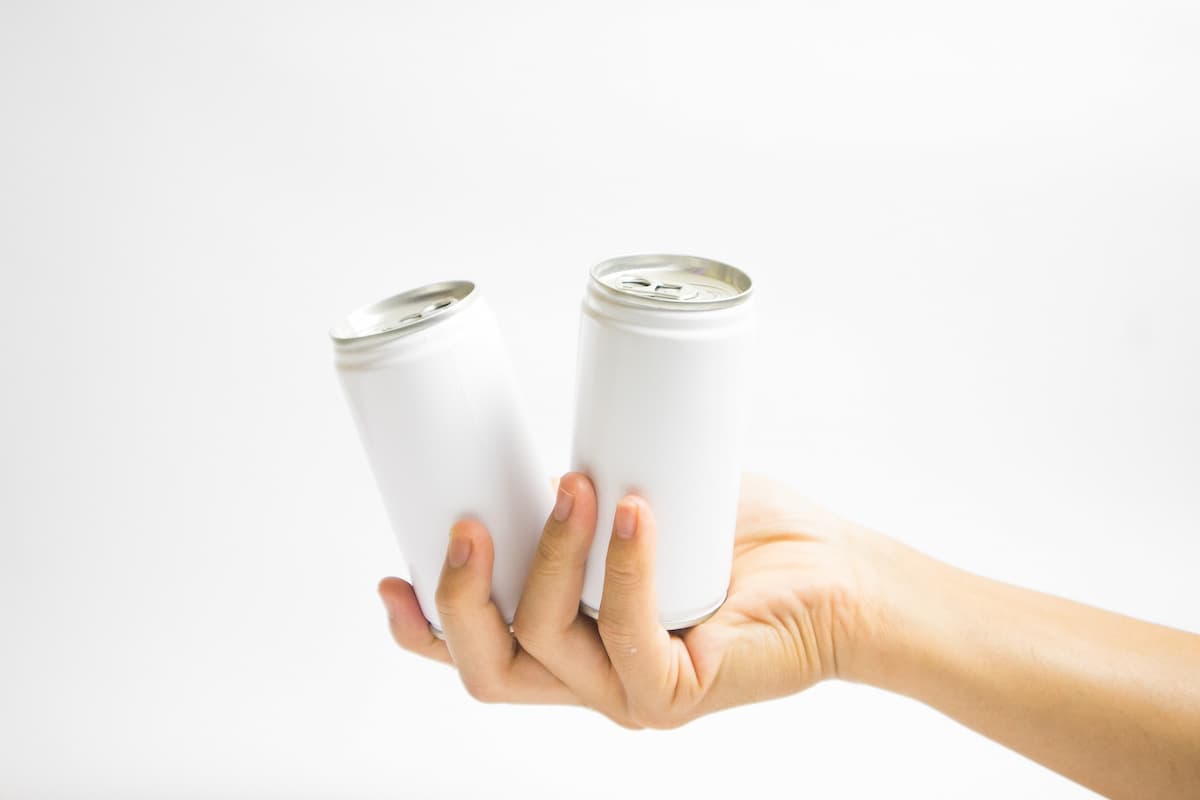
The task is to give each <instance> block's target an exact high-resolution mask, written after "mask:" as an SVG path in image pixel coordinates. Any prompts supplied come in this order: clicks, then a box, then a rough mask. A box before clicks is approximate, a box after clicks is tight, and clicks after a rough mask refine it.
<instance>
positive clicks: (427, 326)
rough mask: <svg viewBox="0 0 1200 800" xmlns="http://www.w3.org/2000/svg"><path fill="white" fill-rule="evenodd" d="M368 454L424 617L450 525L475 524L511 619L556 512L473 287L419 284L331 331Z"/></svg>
mask: <svg viewBox="0 0 1200 800" xmlns="http://www.w3.org/2000/svg"><path fill="white" fill-rule="evenodd" d="M330 336H331V337H332V338H333V341H334V359H335V363H336V365H337V371H338V375H339V376H340V378H341V383H342V387H343V389H344V390H345V394H346V399H347V401H348V402H349V404H350V410H351V412H352V413H353V416H354V421H355V423H356V425H357V427H358V432H359V436H360V438H361V440H362V443H363V447H364V448H365V449H366V451H367V457H368V459H369V460H370V463H371V467H372V470H373V472H374V474H375V480H376V483H377V484H378V485H379V491H380V493H381V494H382V495H383V502H384V505H385V506H386V508H387V512H388V516H389V518H390V519H391V523H392V528H393V530H394V531H395V534H396V538H397V540H398V541H399V544H400V549H401V551H402V552H403V554H404V556H405V558H406V559H407V561H408V565H409V569H410V572H411V577H412V584H413V589H414V590H416V595H417V600H418V602H419V603H420V604H421V610H422V611H423V612H424V613H425V618H426V619H427V620H429V623H430V624H431V625H432V626H433V629H434V631H435V632H437V633H438V634H439V635H440V633H441V622H440V620H439V619H438V613H437V606H436V605H435V604H434V594H435V592H436V590H437V584H438V577H439V575H440V573H441V568H442V562H443V561H444V559H445V554H446V546H447V543H448V542H449V531H450V528H451V526H452V525H453V524H454V523H455V522H456V521H457V520H459V519H462V518H464V517H474V518H476V519H478V520H480V521H481V522H483V524H484V525H486V526H487V529H488V531H489V532H490V533H491V536H492V540H493V543H494V549H495V554H496V558H495V564H494V566H493V570H492V599H493V600H494V601H495V602H496V605H497V606H498V607H499V609H500V612H501V613H502V614H503V615H504V617H505V619H506V620H508V621H509V622H510V623H511V622H512V618H513V614H514V613H515V612H516V609H517V600H518V599H520V596H521V589H522V587H523V585H524V583H525V576H526V573H527V572H528V570H529V565H530V563H531V561H532V559H533V555H534V552H535V551H536V549H537V542H538V536H539V534H540V532H541V529H542V524H543V522H544V521H545V518H546V515H547V514H548V513H549V509H550V505H551V501H552V498H551V493H550V485H549V481H548V480H547V477H546V476H547V474H548V473H546V472H545V471H544V470H543V469H542V466H541V464H540V462H539V459H538V458H537V456H536V448H535V446H534V444H533V439H532V436H531V435H530V429H529V426H528V423H527V418H526V415H525V413H524V411H523V408H522V405H521V403H520V400H519V398H518V393H517V388H516V382H515V380H514V378H513V375H512V370H511V367H510V362H509V358H508V353H507V352H506V351H505V349H504V345H503V343H502V342H501V339H500V331H499V328H498V327H497V325H496V320H495V318H494V317H493V316H492V312H491V310H490V309H489V308H488V306H487V303H486V302H485V301H484V299H483V297H482V296H480V293H479V290H478V289H476V288H475V285H474V284H472V283H469V282H467V281H451V282H447V283H435V284H431V285H429V286H423V287H421V288H419V289H414V290H412V291H409V292H404V293H403V294H398V295H396V296H394V297H390V298H388V299H386V300H382V301H380V302H378V303H374V304H372V305H369V306H364V307H363V308H360V309H359V310H357V311H354V312H353V313H351V314H349V315H348V316H347V317H346V318H345V319H343V320H342V321H341V322H339V323H338V324H337V325H335V326H334V327H333V328H332V329H331V330H330Z"/></svg>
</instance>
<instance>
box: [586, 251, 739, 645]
mask: <svg viewBox="0 0 1200 800" xmlns="http://www.w3.org/2000/svg"><path fill="white" fill-rule="evenodd" d="M750 297H751V282H750V278H749V277H748V276H747V275H746V274H745V273H744V272H742V271H741V270H739V269H736V268H734V267H731V266H729V265H728V264H722V263H720V262H717V261H710V260H709V259H705V258H696V257H694V256H676V255H641V256H626V257H623V258H614V259H611V260H609V261H605V262H603V263H601V264H598V265H597V266H595V267H594V268H593V269H592V271H591V276H590V279H589V281H588V288H587V292H586V294H585V296H584V300H583V314H582V318H581V323H580V327H579V360H578V370H579V375H578V383H577V386H576V400H575V403H576V405H575V437H574V446H573V452H572V457H571V461H572V465H573V468H574V469H577V470H579V471H581V472H585V473H587V474H588V475H589V476H590V477H591V479H592V482H593V484H594V485H595V487H596V495H597V501H598V503H599V514H598V518H597V521H596V537H595V539H594V541H593V543H592V549H591V553H590V555H589V556H588V562H587V571H586V574H585V577H584V583H583V597H582V601H581V604H580V605H581V608H582V609H583V611H584V613H586V614H588V615H590V616H592V617H596V616H598V613H599V608H600V596H601V593H602V591H603V587H604V562H605V556H606V554H607V552H608V541H609V537H610V535H611V532H612V524H613V514H614V511H615V509H616V503H617V501H618V500H620V499H621V497H623V496H624V495H625V494H626V493H628V492H634V493H636V494H638V495H640V496H641V497H644V498H645V499H646V500H647V501H648V502H649V503H650V506H651V508H652V509H653V511H654V516H655V519H656V520H657V522H658V545H657V559H656V566H655V582H656V588H657V594H658V615H659V620H660V621H661V622H662V624H663V626H664V627H665V628H667V629H668V630H674V629H678V628H686V627H689V626H691V625H695V624H696V623H698V622H701V621H703V620H704V619H706V618H708V617H709V616H711V615H712V614H713V613H714V612H715V611H716V610H717V609H718V608H719V607H720V606H721V604H722V603H723V602H725V596H726V593H727V592H728V589H729V577H730V570H731V567H732V562H733V540H734V528H735V525H736V520H737V504H738V492H739V487H740V483H741V463H740V456H741V442H742V432H743V428H744V421H745V417H746V411H747V408H746V406H747V397H748V392H747V386H748V375H747V374H746V371H747V370H746V364H747V361H748V360H749V356H750V351H751V339H750V337H751V336H752V335H753V323H754V319H753V313H752V312H753V308H752V304H751V302H750Z"/></svg>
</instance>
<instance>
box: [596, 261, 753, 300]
mask: <svg viewBox="0 0 1200 800" xmlns="http://www.w3.org/2000/svg"><path fill="white" fill-rule="evenodd" d="M591 274H592V288H593V290H599V293H601V294H602V295H604V296H605V297H607V298H608V299H610V300H613V301H615V302H618V303H621V304H623V305H633V306H642V307H652V308H662V309H670V310H673V311H703V310H707V309H712V308H725V307H727V306H734V305H738V304H739V303H742V302H744V301H745V300H746V299H747V298H748V297H749V296H750V292H751V289H752V288H753V287H752V284H751V281H750V276H749V275H747V274H746V273H744V272H742V271H741V270H740V269H738V268H737V267H731V266H730V265H728V264H722V263H721V262H720V261H713V260H711V259H708V258H699V257H698V256H683V255H667V254H652V255H637V256H621V257H619V258H610V259H609V260H607V261H602V262H601V263H599V264H597V265H596V266H594V267H592V273H591Z"/></svg>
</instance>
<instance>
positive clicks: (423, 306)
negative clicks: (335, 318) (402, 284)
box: [329, 281, 476, 345]
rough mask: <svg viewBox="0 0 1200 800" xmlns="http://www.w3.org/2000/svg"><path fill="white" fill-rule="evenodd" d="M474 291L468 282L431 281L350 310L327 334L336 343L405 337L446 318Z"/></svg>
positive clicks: (468, 300) (467, 300) (459, 308)
mask: <svg viewBox="0 0 1200 800" xmlns="http://www.w3.org/2000/svg"><path fill="white" fill-rule="evenodd" d="M475 294H476V292H475V284H473V283H471V282H470V281H444V282H442V283H431V284H429V285H428V286H422V287H420V288H419V289H412V290H410V291H407V292H402V293H400V294H397V295H393V296H391V297H389V298H387V299H386V300H380V301H379V302H377V303H371V304H369V305H365V306H363V307H362V308H359V309H357V310H355V311H351V312H350V313H349V314H347V315H346V316H345V317H344V318H343V319H342V320H341V321H339V322H338V323H337V324H336V325H334V326H333V327H332V328H330V329H329V336H330V338H331V339H333V341H334V342H335V343H337V344H339V345H347V344H352V343H358V342H365V341H372V342H376V341H381V340H384V339H390V338H393V337H397V336H405V335H407V334H410V333H412V332H413V331H415V330H419V329H424V328H428V327H429V326H431V325H434V324H436V323H437V322H439V321H441V320H444V319H446V318H447V317H449V316H450V315H452V314H454V313H455V312H457V311H459V310H461V309H462V308H464V307H466V306H467V304H468V303H469V302H470V300H472V299H473V298H474V297H475Z"/></svg>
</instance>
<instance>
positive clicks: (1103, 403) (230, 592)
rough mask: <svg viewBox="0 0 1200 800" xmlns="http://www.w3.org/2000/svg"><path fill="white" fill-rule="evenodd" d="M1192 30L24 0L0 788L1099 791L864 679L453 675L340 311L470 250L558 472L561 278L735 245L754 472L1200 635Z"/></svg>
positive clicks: (1151, 24)
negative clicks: (345, 353) (749, 351)
mask: <svg viewBox="0 0 1200 800" xmlns="http://www.w3.org/2000/svg"><path fill="white" fill-rule="evenodd" d="M1197 41H1200V9H1198V8H1197V6H1196V5H1195V4H1194V3H1186V2H1178V3H1171V2H1162V1H1161V0H1155V1H1153V2H1146V1H1145V0H1142V1H1140V2H1126V3H1110V2H1062V1H1059V0H1051V2H1036V3H1035V2H1013V3H1005V4H994V5H980V4H962V3H952V2H945V3H932V2H920V1H918V2H909V3H887V2H850V3H829V2H807V3H778V4H762V3H753V2H750V3H732V2H730V3H683V2H679V3H657V2H656V3H603V4H587V5H581V4H565V3H562V4H559V3H548V2H547V3H506V4H500V3H496V4H488V3H475V4H463V3H450V2H447V3H433V2H423V3H403V2H396V3H325V4H298V3H278V4H271V5H265V4H238V3H211V4H206V3H194V4H179V3H165V4H160V3H149V2H148V3H142V4H129V3H108V4H99V3H80V4H76V5H68V4H61V3H35V2H28V3H13V2H6V3H4V4H3V6H0V268H2V270H3V273H2V278H3V280H2V282H0V376H2V377H0V386H2V391H0V498H2V502H0V796H2V797H21V798H42V797H45V798H60V797H61V798H101V797H114V798H130V799H133V798H143V797H145V798H150V797H153V798H161V797H237V798H246V797H255V798H258V797H263V798H266V797H288V798H297V797H380V798H382V797H412V798H426V797H429V798H436V797H472V798H473V797H517V798H541V797H545V798H563V797H580V798H605V800H608V799H609V798H614V797H653V796H659V797H662V796H671V797H681V798H700V797H777V796H785V797H830V796H880V795H887V796H898V797H963V796H972V797H995V798H1001V797H1014V796H1027V797H1028V796H1037V797H1082V796H1088V793H1087V792H1085V791H1083V790H1082V789H1079V788H1078V787H1076V786H1074V785H1073V784H1071V783H1069V782H1067V781H1065V780H1063V779H1061V778H1059V777H1057V776H1055V775H1053V774H1052V773H1050V772H1048V771H1046V770H1044V769H1042V768H1041V767H1039V766H1037V765H1035V764H1033V763H1031V762H1029V761H1026V760H1025V759H1023V758H1021V757H1019V756H1017V755H1013V754H1011V753H1009V752H1007V751H1005V750H1004V749H1002V748H1000V747H999V746H997V745H994V744H992V743H990V742H989V741H987V740H985V739H983V738H981V737H979V736H977V735H975V734H973V733H971V732H969V731H967V730H965V729H963V728H961V727H960V726H958V725H957V724H956V723H954V722H952V721H950V720H948V719H946V718H944V717H942V716H940V715H939V714H937V713H936V712H933V711H931V710H929V709H927V708H924V707H922V706H920V705H918V704H916V703H914V702H911V701H908V700H906V699H903V698H898V697H893V696H889V695H886V694H883V693H881V692H878V691H875V690H872V689H869V688H866V687H861V686H852V685H845V684H826V685H822V686H818V687H817V688H815V689H814V690H812V691H810V692H808V693H806V694H803V695H800V696H796V697H793V698H790V699H787V700H782V701H778V702H774V703H770V704H766V705H760V706H754V707H749V708H743V709H738V710H734V711H730V712H726V713H722V714H719V715H716V716H713V717H709V718H705V719H702V720H700V721H698V722H696V723H694V724H692V725H690V726H688V727H685V728H683V729H680V730H677V731H673V732H638V733H632V732H628V731H624V730H621V729H618V728H616V727H614V726H613V725H611V724H610V723H608V722H607V721H606V720H604V719H602V718H601V717H599V716H598V715H594V714H592V713H590V712H585V711H581V710H577V709H563V708H525V707H510V706H484V705H479V704H476V703H474V702H473V701H471V700H470V699H469V698H468V697H467V696H466V694H465V693H464V692H463V691H462V690H461V688H460V686H459V685H458V683H457V678H456V676H455V675H454V673H453V672H452V671H450V670H448V669H446V668H444V667H442V666H439V665H435V664H431V663H424V662H421V661H419V660H417V659H415V658H413V657H408V656H407V655H406V654H404V653H402V652H400V651H399V650H397V649H396V648H395V647H394V646H393V645H392V643H391V642H390V639H389V637H388V635H387V631H386V627H385V618H384V614H383V610H382V608H381V607H380V605H379V602H378V600H377V599H376V596H375V583H376V581H377V580H378V579H379V578H380V577H382V576H384V575H388V574H403V570H404V567H403V564H402V562H401V558H400V554H399V553H398V551H397V549H396V547H395V545H394V543H393V539H392V536H391V533H390V531H389V529H388V527H387V523H386V520H385V519H384V514H383V510H382V506H381V504H380V502H379V500H378V498H377V497H376V494H375V489H374V486H373V484H372V481H371V477H370V475H369V472H368V469H367V466H366V461H365V459H364V457H363V455H362V452H361V450H360V447H359V444H358V442H357V440H356V438H355V434H354V430H353V428H352V425H351V421H350V417H349V414H348V413H347V410H346V408H345V407H344V403H343V400H342V397H341V396H340V394H339V389H338V386H337V383H336V381H335V378H334V373H333V369H332V365H331V353H330V346H329V343H328V341H327V339H326V329H327V327H328V325H329V324H330V323H331V322H333V320H334V319H335V317H337V316H338V315H339V314H341V313H343V312H345V311H347V310H348V309H350V308H351V307H354V306H356V305H359V304H361V303H364V302H367V301H371V300H374V299H377V298H378V297H381V296H383V295H385V294H388V293H391V292H394V291H398V290H402V289H406V288H409V287H412V286H415V285H418V284H421V283H424V282H428V281H431V280H440V279H445V278H460V277H461V278H470V279H474V280H476V281H477V282H479V283H480V285H481V286H482V287H483V289H484V291H485V292H486V293H487V295H488V296H489V297H490V299H491V303H492V305H493V306H494V308H495V309H496V311H497V313H498V315H499V316H500V318H501V322H502V326H503V328H504V334H505V337H506V341H507V343H508V345H509V346H510V347H511V349H512V352H513V356H514V361H515V366H516V369H517V371H518V373H519V377H520V380H521V381H522V384H523V386H524V387H525V388H526V390H527V396H528V401H529V404H530V406H531V409H532V412H533V416H534V418H535V420H536V425H537V435H538V436H539V443H540V445H541V447H542V448H543V451H544V453H545V456H546V460H547V463H548V465H549V466H550V467H551V468H552V469H555V470H560V469H563V468H565V466H566V459H567V446H568V431H569V427H570V405H571V392H572V382H573V370H574V363H573V362H574V348H575V333H576V324H577V314H578V301H579V298H580V296H581V293H582V290H583V286H584V280H585V275H586V271H587V268H588V267H589V266H590V265H591V264H593V263H594V262H596V261H599V260H601V259H602V258H605V257H608V256H612V255H617V254H622V253H631V252H647V251H649V252H662V251H667V252H691V253H695V254H699V255H706V256H710V257H714V258H719V259H722V260H726V261H728V262H730V263H733V264H736V265H738V266H741V267H743V268H744V269H746V270H747V271H748V272H750V273H751V274H752V275H753V276H754V278H755V279H756V281H757V284H758V291H759V300H760V305H759V310H760V312H761V338H762V349H761V354H760V362H761V371H760V376H759V378H758V380H757V381H756V383H755V386H754V394H755V398H756V399H755V404H756V415H755V418H754V422H753V425H752V428H751V432H750V447H749V454H748V463H747V466H748V467H751V468H754V469H757V470H761V471H765V472H769V473H772V474H775V475H777V476H779V477H781V478H783V479H785V480H787V481H789V482H791V483H793V484H795V485H797V486H799V487H801V488H802V489H803V490H804V491H805V492H806V493H807V494H809V495H810V496H812V497H813V498H814V499H816V500H818V501H819V502H821V503H822V504H824V505H826V506H829V507H831V508H833V509H835V510H838V511H840V512H842V513H844V514H846V515H848V516H850V517H852V518H855V519H857V520H859V521H861V522H864V523H867V524H870V525H872V526H875V527H876V528H878V529H880V530H883V531H885V532H887V533H889V534H891V535H893V536H897V537H899V538H901V539H903V540H905V541H907V542H909V543H910V544H912V545H914V546H916V547H918V548H921V549H924V550H926V551H927V552H930V553H932V554H934V555H936V556H938V557H941V558H944V559H946V560H949V561H951V562H953V563H956V564H958V565H960V566H963V567H966V568H969V569H972V570H975V571H978V572H981V573H984V574H987V575H989V576H993V577H997V578H1000V579H1004V580H1009V581H1012V582H1016V583H1020V584H1024V585H1028V586H1032V587H1035V588H1038V589H1042V590H1045V591H1050V592H1055V593H1059V594H1063V595H1067V596H1070V597H1073V598H1076V599H1079V600H1082V601H1086V602H1090V603H1094V604H1097V605H1100V606H1103V607H1107V608H1112V609H1117V610H1120V611H1123V612H1125V613H1128V614H1131V615H1135V616H1139V617H1143V618H1146V619H1151V620H1154V621H1157V622H1161V623H1166V624H1170V625H1175V626H1179V627H1184V628H1189V629H1192V630H1197V629H1200V589H1198V588H1197V583H1196V574H1197V564H1198V563H1200V535H1198V534H1200V416H1198V414H1197V411H1198V409H1200V318H1198V314H1197V307H1198V306H1200V276H1198V274H1197V273H1198V271H1200V147H1198V146H1197V145H1198V143H1200V103H1197V100H1196V98H1197V97H1198V96H1200V48H1197V46H1196V42H1197ZM429 535H430V536H441V535H444V532H441V531H430V532H429ZM997 624H1003V623H1002V621H1000V620H998V621H997Z"/></svg>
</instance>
